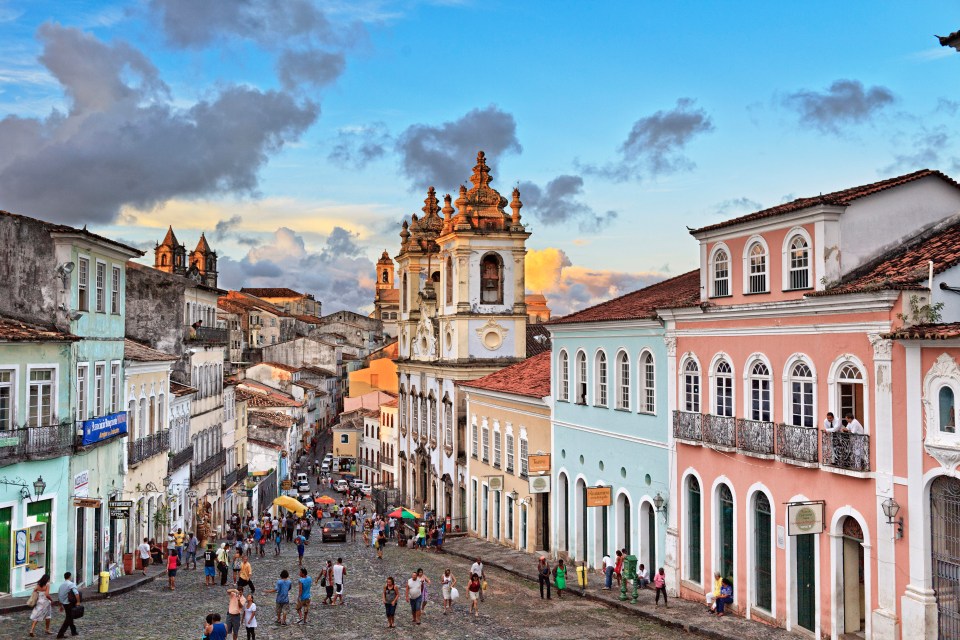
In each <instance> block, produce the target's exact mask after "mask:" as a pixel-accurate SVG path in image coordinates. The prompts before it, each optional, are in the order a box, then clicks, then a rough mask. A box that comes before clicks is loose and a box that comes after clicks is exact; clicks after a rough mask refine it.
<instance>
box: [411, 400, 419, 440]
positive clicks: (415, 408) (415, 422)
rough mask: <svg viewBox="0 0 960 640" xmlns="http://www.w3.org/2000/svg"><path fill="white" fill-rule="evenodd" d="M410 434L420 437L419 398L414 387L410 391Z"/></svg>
mask: <svg viewBox="0 0 960 640" xmlns="http://www.w3.org/2000/svg"><path fill="white" fill-rule="evenodd" d="M410 409H411V411H410V415H411V417H412V419H411V420H410V435H411V436H412V437H413V438H414V439H416V438H418V437H420V434H419V431H420V400H419V399H418V398H417V389H416V388H415V387H414V388H413V389H412V390H411V391H410Z"/></svg>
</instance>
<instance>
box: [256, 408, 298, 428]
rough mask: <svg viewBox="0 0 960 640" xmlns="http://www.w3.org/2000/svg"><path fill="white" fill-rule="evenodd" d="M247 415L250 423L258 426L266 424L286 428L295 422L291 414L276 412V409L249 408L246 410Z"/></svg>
mask: <svg viewBox="0 0 960 640" xmlns="http://www.w3.org/2000/svg"><path fill="white" fill-rule="evenodd" d="M247 415H248V416H249V421H250V423H251V424H254V425H257V426H260V427H264V426H266V427H277V428H279V429H286V428H289V427H292V426H293V425H294V424H296V422H297V421H296V419H295V418H294V417H293V416H288V415H286V414H284V413H278V412H276V411H262V410H257V409H251V410H250V411H248V412H247Z"/></svg>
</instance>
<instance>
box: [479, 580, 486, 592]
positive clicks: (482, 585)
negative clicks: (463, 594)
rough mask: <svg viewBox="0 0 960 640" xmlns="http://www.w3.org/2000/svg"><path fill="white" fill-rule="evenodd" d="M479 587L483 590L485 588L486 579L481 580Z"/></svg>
mask: <svg viewBox="0 0 960 640" xmlns="http://www.w3.org/2000/svg"><path fill="white" fill-rule="evenodd" d="M480 588H481V589H483V590H484V591H486V590H487V581H486V580H484V581H483V582H481V583H480Z"/></svg>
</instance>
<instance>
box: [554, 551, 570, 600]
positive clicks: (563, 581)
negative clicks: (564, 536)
mask: <svg viewBox="0 0 960 640" xmlns="http://www.w3.org/2000/svg"><path fill="white" fill-rule="evenodd" d="M553 583H554V584H555V585H557V598H562V597H563V590H564V589H566V588H567V566H566V565H565V564H563V559H562V558H561V559H560V561H559V562H558V563H557V566H555V567H554V568H553Z"/></svg>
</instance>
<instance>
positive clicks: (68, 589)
mask: <svg viewBox="0 0 960 640" xmlns="http://www.w3.org/2000/svg"><path fill="white" fill-rule="evenodd" d="M72 575H73V574H71V573H70V572H69V571H67V572H66V573H65V574H63V582H62V583H61V584H60V588H59V589H58V590H57V601H58V602H59V603H60V608H61V609H63V613H64V618H63V624H62V625H60V631H59V632H58V633H57V637H58V638H63V637H64V634H65V633H66V632H67V628H69V629H70V635H73V636H75V635H78V632H77V625H76V623H75V622H74V618H73V612H74V608H75V607H76V606H77V605H79V604H80V601H81V599H82V597H81V595H80V589H78V588H77V583H76V582H74V581H73V580H71V579H70V578H71V577H72Z"/></svg>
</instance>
